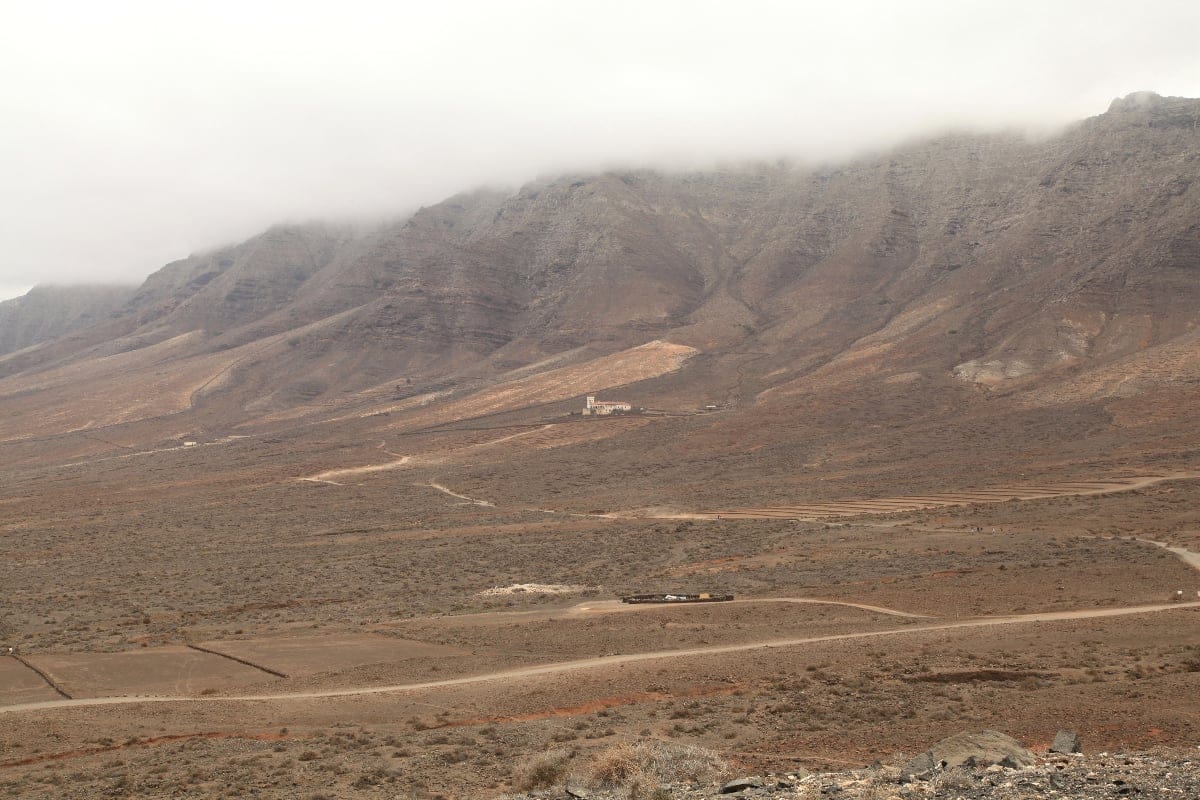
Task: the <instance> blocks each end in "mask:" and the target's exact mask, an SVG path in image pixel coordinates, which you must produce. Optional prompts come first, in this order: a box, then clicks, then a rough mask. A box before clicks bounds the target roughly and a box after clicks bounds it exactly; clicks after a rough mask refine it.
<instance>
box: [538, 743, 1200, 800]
mask: <svg viewBox="0 0 1200 800" xmlns="http://www.w3.org/2000/svg"><path fill="white" fill-rule="evenodd" d="M900 773H901V771H900V770H898V769H896V768H894V767H886V766H876V767H870V768H866V769H861V770H851V771H846V772H820V773H811V774H810V773H805V772H802V771H801V772H799V773H786V774H772V775H759V776H752V777H744V778H741V779H739V780H738V781H736V782H733V783H726V784H712V785H692V784H664V785H661V786H659V787H657V790H658V791H659V792H660V793H661V795H662V796H670V797H672V798H675V800H710V798H712V799H715V798H727V797H736V798H746V800H749V799H750V798H754V800H816V798H831V800H1030V799H1031V798H1041V797H1063V798H1071V799H1072V800H1112V799H1113V798H1120V797H1149V796H1154V797H1179V798H1195V797H1200V758H1191V757H1187V756H1180V755H1155V754H1144V753H1143V754H1124V753H1112V754H1110V753H1098V754H1096V755H1095V756H1092V757H1084V756H1081V755H1056V754H1050V755H1048V756H1047V757H1045V758H1042V759H1035V761H1034V762H1033V763H1031V764H1029V765H1027V766H1024V767H1019V768H1005V767H1002V766H999V765H996V764H994V765H992V766H988V767H983V766H977V767H965V766H964V767H958V768H954V769H948V770H937V771H934V772H931V773H929V774H928V775H926V776H925V777H923V778H917V779H912V778H905V777H903V776H902V775H901V774H900ZM730 786H731V787H733V788H732V789H730V790H729V791H726V789H725V787H730ZM582 794H585V795H586V796H587V798H588V800H617V798H618V797H623V795H622V794H621V793H619V792H612V791H598V790H588V791H586V792H582ZM580 795H581V793H580V792H578V790H577V791H576V792H575V793H572V794H567V793H566V792H565V791H564V790H563V789H561V788H554V789H546V790H542V791H538V792H534V793H530V794H528V795H525V797H528V798H531V800H532V799H533V798H537V800H571V798H572V797H574V798H578V797H580Z"/></svg>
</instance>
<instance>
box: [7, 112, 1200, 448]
mask: <svg viewBox="0 0 1200 800" xmlns="http://www.w3.org/2000/svg"><path fill="white" fill-rule="evenodd" d="M1197 120H1200V101H1196V100H1189V99H1184V98H1162V97H1158V96H1157V95H1147V94H1144V93H1139V94H1137V95H1131V96H1129V97H1127V98H1123V99H1120V100H1117V101H1114V103H1113V104H1112V106H1111V107H1110V109H1109V111H1107V112H1105V113H1104V114H1101V115H1098V116H1096V117H1092V118H1089V119H1087V120H1083V121H1081V122H1080V123H1078V124H1076V125H1074V126H1072V127H1071V128H1069V129H1068V130H1066V131H1065V132H1063V133H1061V134H1060V135H1058V136H1056V137H1053V138H1050V139H1046V140H1041V141H1033V140H1027V139H1023V138H1021V137H1017V136H1014V135H1011V134H994V135H965V134H955V135H947V136H941V137H936V138H933V139H929V140H926V141H923V142H916V143H910V144H908V145H905V146H903V147H899V148H897V149H895V150H893V151H891V152H889V153H885V154H880V155H877V156H872V157H868V158H864V159H859V160H856V161H850V162H846V163H843V164H840V165H834V166H824V167H796V166H783V165H762V166H758V167H754V168H747V169H739V170H727V171H714V172H692V173H672V174H664V173H659V172H655V171H652V170H638V171H625V172H607V173H596V174H588V175H580V174H574V175H567V176H563V177H559V178H552V179H543V180H539V181H535V182H532V183H529V184H526V185H525V186H523V187H521V188H520V189H518V190H516V191H513V192H501V191H495V190H481V191H477V192H472V193H466V194H461V195H457V196H455V197H452V198H449V199H448V200H446V201H444V202H442V203H439V204H436V205H434V206H430V207H428V208H424V209H421V210H419V211H417V212H416V213H414V214H413V215H411V216H409V217H407V218H404V219H402V220H398V221H395V222H393V223H389V224H385V225H381V226H378V227H376V228H374V229H372V230H370V231H366V232H359V231H353V230H351V229H348V228H344V227H338V226H333V225H325V224H313V225H305V226H278V227H276V228H272V229H271V230H269V231H267V232H265V233H263V234H261V235H260V236H258V237H254V238H252V239H251V240H248V241H247V242H244V243H242V244H239V245H233V246H229V247H223V248H217V249H215V250H213V251H210V252H208V253H206V254H203V255H199V256H193V257H190V258H189V259H185V260H182V261H179V262H175V263H173V264H171V265H168V266H167V267H164V268H163V269H162V270H160V271H159V272H158V273H155V275H153V276H151V278H149V279H148V280H147V281H146V282H145V283H144V284H143V285H142V287H140V288H139V289H138V290H137V292H136V293H135V294H134V295H133V296H132V297H131V298H130V299H129V300H128V301H127V302H126V303H125V305H124V306H123V307H122V308H120V309H118V310H117V311H115V312H114V314H113V315H112V316H111V317H110V318H108V319H106V320H105V321H103V322H101V323H100V324H98V325H94V326H92V327H91V328H84V329H76V330H73V331H71V332H70V333H68V334H67V335H66V336H64V337H60V338H58V339H54V340H50V341H44V342H42V343H40V344H38V345H36V346H34V347H32V348H26V349H25V350H23V351H21V352H19V353H12V354H9V355H7V356H0V402H11V403H14V404H15V406H16V407H17V408H18V409H21V408H24V407H25V406H24V405H23V404H24V403H26V402H28V398H30V397H33V396H37V397H39V398H41V399H42V400H43V401H45V402H48V403H49V404H50V405H51V406H54V407H56V408H58V409H60V412H59V413H56V414H53V415H49V416H48V418H47V419H46V420H43V421H39V422H38V424H37V426H36V428H35V430H36V432H39V433H40V434H49V433H54V432H60V433H61V432H66V431H71V430H85V429H87V428H88V427H89V426H94V425H96V424H108V425H111V424H118V425H124V424H142V423H146V424H148V423H149V422H151V421H153V420H154V419H159V418H160V416H161V415H162V414H164V413H165V414H169V415H183V416H184V418H188V419H191V420H192V423H190V425H191V427H195V426H196V425H203V426H208V427H210V428H212V429H213V430H214V431H218V430H219V431H226V432H228V431H232V430H235V429H245V430H258V429H263V430H265V429H268V428H270V427H271V426H272V425H275V424H277V422H272V420H280V419H284V418H287V419H291V420H308V421H309V422H312V423H318V422H320V421H321V420H331V419H340V418H344V417H345V415H346V414H347V413H348V412H349V411H350V410H352V409H357V411H355V413H362V414H367V413H369V412H370V411H371V409H377V410H378V409H385V408H393V407H394V406H395V400H396V399H397V397H413V396H418V395H420V396H428V397H431V398H433V399H431V400H429V401H428V402H429V403H432V404H433V407H436V405H437V403H439V402H442V400H440V399H439V398H446V397H451V396H462V395H463V394H470V393H472V392H479V391H488V387H489V386H497V385H500V384H501V383H503V381H505V380H506V378H505V377H504V376H505V375H507V374H508V373H510V372H511V371H512V370H530V369H532V370H533V371H534V372H537V371H538V370H537V368H536V365H537V364H539V363H542V362H547V363H551V362H552V363H554V364H556V365H562V364H563V363H569V364H577V365H578V364H586V363H588V362H589V360H591V359H596V358H598V357H603V356H607V355H611V354H615V353H620V352H625V351H627V350H630V349H631V348H636V347H638V346H640V345H643V344H646V343H648V342H652V341H656V340H663V341H667V342H671V343H673V344H674V345H679V346H685V347H688V348H694V349H695V351H696V352H697V355H696V356H694V357H692V358H690V359H688V361H687V362H686V364H685V365H683V366H681V367H680V372H679V373H678V374H674V375H673V376H671V375H664V376H661V377H658V378H653V379H649V380H648V382H646V381H647V379H645V378H643V379H641V380H642V381H643V383H641V384H639V388H638V389H637V391H638V394H639V397H640V398H641V402H640V404H641V405H652V406H656V407H660V408H665V409H676V410H678V409H685V408H693V407H695V406H696V405H697V404H698V403H700V401H701V400H703V401H704V402H710V401H716V402H719V403H720V404H723V405H728V406H730V407H731V408H734V409H738V410H737V411H736V412H735V415H734V417H733V418H726V419H724V420H723V421H720V422H714V423H713V431H720V430H721V429H725V430H727V431H729V432H732V431H734V430H739V431H742V433H741V434H739V435H749V434H748V433H746V431H752V430H753V428H754V425H755V424H760V423H761V422H762V420H763V419H765V418H767V417H770V416H771V415H773V414H776V415H783V417H785V418H787V417H789V416H791V415H795V414H796V413H798V412H799V410H800V409H804V410H805V412H804V413H811V414H813V416H814V420H817V419H824V420H825V424H826V425H827V426H829V429H830V430H840V429H844V428H845V426H847V425H852V424H853V423H852V422H850V421H848V420H847V419H845V418H844V417H841V416H839V413H840V412H839V411H838V409H839V408H840V409H842V410H844V409H845V408H850V407H857V408H860V410H861V412H862V413H867V414H875V415H880V416H882V417H885V418H887V417H890V418H893V420H894V421H893V423H891V424H894V425H899V426H901V427H903V426H907V425H915V426H917V427H920V426H921V425H924V424H926V423H923V422H921V419H922V415H927V414H929V413H933V411H934V410H935V409H937V410H938V412H937V413H941V414H945V415H948V416H949V417H953V418H955V419H960V420H961V419H967V418H969V417H971V415H973V414H975V413H977V412H976V411H974V410H972V409H974V408H975V406H976V405H977V404H978V403H980V402H987V401H993V402H991V407H992V408H998V406H996V402H995V401H1002V402H1003V403H1004V404H1007V405H1006V408H1009V409H1010V410H1011V411H1012V413H1014V414H1018V413H1025V412H1022V411H1020V409H1034V410H1037V409H1043V410H1044V413H1045V414H1048V415H1050V416H1055V415H1060V414H1063V413H1068V412H1066V411H1062V410H1059V411H1051V410H1050V409H1052V408H1054V407H1063V408H1067V407H1070V408H1078V409H1079V414H1081V415H1082V416H1081V417H1080V419H1088V420H1094V419H1098V418H1097V417H1095V413H1096V412H1095V410H1094V408H1093V407H1094V406H1095V405H1096V404H1100V406H1101V407H1108V406H1114V404H1115V405H1117V406H1119V405H1120V404H1121V403H1122V402H1126V401H1127V400H1128V398H1130V397H1142V396H1145V397H1152V396H1155V395H1156V394H1163V393H1165V394H1164V396H1167V395H1169V396H1170V398H1171V399H1170V401H1169V405H1167V406H1163V407H1164V408H1167V407H1170V408H1181V407H1182V406H1180V405H1179V404H1180V403H1183V404H1185V405H1186V401H1185V399H1184V398H1186V397H1189V396H1191V395H1190V394H1189V393H1191V392H1193V391H1194V387H1193V384H1194V381H1195V380H1196V377H1197V375H1200V366H1198V365H1200V334H1198V333H1197V328H1198V325H1200V316H1198V312H1197V309H1200V302H1198V301H1200V283H1198V282H1197V281H1196V280H1195V278H1196V276H1197V275H1198V274H1200V223H1196V222H1195V220H1196V219H1197V211H1198V210H1200V194H1197V191H1198V190H1197V188H1196V187H1197V185H1200V132H1198V131H1197ZM138 353H142V354H143V356H144V357H139V356H138ZM564 359H565V362H564ZM53 376H60V377H53ZM68 376H75V377H68ZM131 385H134V386H136V385H141V386H143V387H146V386H149V387H153V386H161V387H162V388H160V389H151V390H150V392H149V394H150V395H152V396H153V397H155V398H158V399H156V400H154V401H153V402H151V401H150V400H149V398H148V396H146V393H145V392H142V393H140V394H139V397H138V399H137V402H136V403H129V402H128V401H127V400H125V399H122V398H123V397H125V396H126V395H124V394H123V392H126V393H127V391H128V387H129V386H131ZM188 387H190V388H188ZM595 388H596V389H597V390H603V389H604V388H605V387H604V386H597V387H595ZM81 390H82V391H86V392H87V393H88V394H90V395H93V396H96V397H103V398H106V400H105V404H104V408H103V409H100V408H92V407H89V408H88V410H86V411H72V410H71V409H72V399H71V398H72V393H74V392H78V391H81ZM122 403H126V404H127V405H128V406H129V409H127V410H126V411H121V410H120V406H121V404H122ZM484 405H486V404H484ZM135 406H136V408H137V409H139V410H133V409H134V407H135ZM404 408H405V409H406V410H403V411H400V412H389V413H402V414H409V415H419V414H421V413H425V412H424V411H422V409H423V408H425V406H419V407H411V408H410V407H409V406H405V407H404ZM868 409H871V410H870V411H868ZM514 410H517V407H514ZM1070 413H1074V412H1070ZM1105 413H1106V414H1107V415H1108V416H1109V418H1114V417H1113V416H1112V412H1111V410H1109V411H1107V412H1105ZM955 415H957V416H955ZM1117 418H1120V415H1119V414H1118V415H1117ZM27 419H28V416H27V415H23V414H21V413H18V414H16V415H14V416H13V417H12V418H10V420H9V422H8V423H7V425H8V427H7V428H3V429H2V430H0V439H4V438H13V437H17V438H20V437H21V436H24V435H27V434H28V431H26V430H25V428H24V427H23V426H24V424H25V423H24V421H23V420H27ZM814 424H816V423H815V422H814ZM956 424H957V423H956ZM972 424H974V423H972ZM1091 425H1093V422H1088V423H1086V426H1091ZM1086 426H1085V427H1086ZM0 427H2V426H0ZM151 427H153V426H151ZM1067 427H1069V426H1067ZM156 430H157V429H156ZM713 431H710V433H709V434H704V436H701V437H700V438H698V439H696V440H695V441H696V446H697V447H700V448H701V449H702V448H703V447H706V446H708V445H707V444H704V442H707V441H708V439H706V438H704V437H706V436H709V435H710V434H712V435H716V436H718V438H721V437H723V436H725V435H726V434H723V433H714V432H713ZM697 435H699V434H697ZM788 435H789V436H791V435H795V436H801V435H803V436H809V435H811V431H807V430H806V432H804V433H803V434H802V433H800V432H798V431H797V432H795V433H793V434H788ZM1106 435H1111V431H1110V432H1109V434H1106ZM1155 436H1158V434H1155ZM1160 438H1161V437H1160ZM785 461H786V459H784V458H783V456H779V459H778V460H777V461H776V462H774V463H773V464H771V465H769V468H770V469H772V470H777V471H778V470H783V469H785Z"/></svg>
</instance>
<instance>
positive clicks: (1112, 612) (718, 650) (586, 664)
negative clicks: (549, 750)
mask: <svg viewBox="0 0 1200 800" xmlns="http://www.w3.org/2000/svg"><path fill="white" fill-rule="evenodd" d="M1196 608H1200V602H1193V603H1164V604H1161V605H1148V606H1130V607H1125V608H1099V609H1085V610H1082V611H1052V612H1044V613H1040V614H1020V615H1012V616H1002V617H979V618H976V619H968V620H958V621H954V622H937V623H930V624H924V625H909V626H907V627H904V628H893V629H890V630H882V631H864V632H859V633H840V634H832V635H827V636H812V637H807V638H795V639H771V640H766V641H761V642H748V643H744V644H729V645H714V646H710V647H694V648H688V649H684V650H658V651H653V652H647V653H630V654H627V655H614V656H602V657H597V658H582V659H577V660H575V661H560V662H557V663H552V664H540V665H537V666H532V667H520V668H517V669H510V670H501V671H498V672H490V673H484V674H481V675H468V676H466V677H462V678H448V679H445V680H440V681H425V682H422V683H406V684H394V685H390V686H363V687H357V688H351V689H329V690H321V691H309V692H280V693H274V694H258V695H240V696H224V697H222V696H215V695H209V696H203V697H180V696H146V697H96V698H84V699H76V700H48V701H43V702H38V703H22V704H18V705H11V706H3V707H0V714H3V713H9V714H12V713H21V712H37V711H48V710H53V709H63V708H80V707H84V706H121V705H135V704H139V703H211V702H218V703H241V702H287V701H291V700H315V699H323V698H337V697H358V696H363V695H372V694H391V693H396V692H418V691H424V690H429V689H440V688H444V687H449V686H464V685H468V684H476V683H486V682H490V681H499V682H503V681H519V680H524V679H527V678H535V677H540V676H542V675H560V674H564V673H570V672H579V671H583V670H590V669H598V668H604V667H614V666H620V665H623V664H634V663H638V662H642V661H657V660H664V659H676V658H696V657H704V656H713V655H721V654H724V653H738V652H746V651H750V650H763V649H767V648H772V647H796V646H800V645H806V644H817V643H821V642H836V641H844V640H850V639H868V638H878V637H883V636H902V635H907V634H912V633H924V632H928V631H946V630H958V629H963V628H987V627H995V626H1000V625H1024V624H1033V623H1041V622H1064V621H1073V620H1087V619H1101V618H1106V617H1120V616H1127V615H1131V614H1152V613H1157V612H1162V611H1182V610H1185V609H1196Z"/></svg>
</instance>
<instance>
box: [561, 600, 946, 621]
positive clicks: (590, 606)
mask: <svg viewBox="0 0 1200 800" xmlns="http://www.w3.org/2000/svg"><path fill="white" fill-rule="evenodd" d="M731 602H732V603H736V604H738V605H744V604H747V603H796V604H800V605H819V606H845V607H846V608H857V609H859V610H861V611H869V612H871V613H872V614H886V615H888V616H889V617H904V618H905V619H933V617H931V616H929V615H928V614H913V613H911V612H909V611H898V610H897V609H894V608H884V607H883V606H869V605H866V604H863V603H849V602H845V601H842V600H819V599H817V598H811V597H747V598H745V599H741V600H733V601H731ZM706 605H707V604H705V603H622V602H621V601H620V600H602V601H600V602H598V603H583V604H581V605H578V606H575V607H573V608H571V609H570V613H572V614H614V613H620V612H626V611H650V610H653V609H662V608H697V607H700V608H703V607H705V606H706ZM721 605H724V603H722V604H721Z"/></svg>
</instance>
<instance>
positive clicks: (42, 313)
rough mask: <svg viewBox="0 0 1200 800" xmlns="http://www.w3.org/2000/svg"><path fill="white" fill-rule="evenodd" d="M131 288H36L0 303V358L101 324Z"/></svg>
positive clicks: (118, 306)
mask: <svg viewBox="0 0 1200 800" xmlns="http://www.w3.org/2000/svg"><path fill="white" fill-rule="evenodd" d="M135 288H136V287H133V286H105V285H99V286H52V285H51V286H36V287H34V288H33V289H31V290H30V291H29V292H28V293H26V294H24V295H22V296H21V297H14V298H13V299H11V300H5V301H4V302H2V303H0V355H3V354H5V353H11V352H13V351H14V350H20V349H22V348H25V347H29V346H30V345H34V344H37V343H39V342H44V341H47V340H49V339H57V338H58V337H60V336H63V335H65V334H68V333H70V332H72V331H74V330H78V329H79V328H88V327H92V326H94V325H97V324H100V323H101V322H103V321H105V320H106V319H107V318H108V317H109V316H110V315H111V314H113V313H114V312H116V311H117V310H118V309H120V308H121V307H122V306H124V305H125V303H127V302H128V301H129V299H130V298H131V297H133V293H134V290H135Z"/></svg>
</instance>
